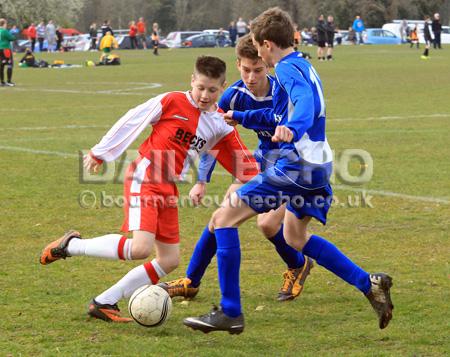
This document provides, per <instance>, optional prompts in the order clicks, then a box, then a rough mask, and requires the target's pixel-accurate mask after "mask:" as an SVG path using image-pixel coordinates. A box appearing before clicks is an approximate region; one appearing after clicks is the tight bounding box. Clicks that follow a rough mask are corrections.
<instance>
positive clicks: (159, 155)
mask: <svg viewBox="0 0 450 357" xmlns="http://www.w3.org/2000/svg"><path fill="white" fill-rule="evenodd" d="M149 125H152V126H153V130H152V132H151V134H150V136H149V137H148V138H147V139H146V140H145V141H144V142H143V143H142V144H141V146H140V147H139V153H140V154H141V155H142V156H144V157H146V158H147V159H149V160H150V161H152V162H153V163H154V165H156V167H154V169H156V170H167V169H169V170H171V171H172V172H173V174H175V175H177V176H178V177H182V176H183V174H184V173H185V172H186V171H187V170H188V169H189V167H190V164H191V163H192V162H193V161H194V160H195V158H196V157H197V156H198V155H199V153H202V152H206V151H210V150H212V151H213V152H214V151H215V152H216V154H217V159H218V161H219V162H220V164H221V165H222V166H223V167H224V168H225V169H226V170H227V171H228V172H230V173H231V174H232V175H233V176H235V177H236V178H237V179H238V180H240V181H241V182H246V181H248V180H249V179H251V178H252V177H253V176H254V175H256V174H257V173H258V166H257V163H256V161H255V159H254V158H253V156H252V155H251V154H250V153H249V151H248V150H247V147H246V146H245V144H244V143H243V141H242V139H241V138H240V136H239V134H238V132H237V131H236V129H234V128H233V127H231V126H229V125H228V124H226V123H225V121H224V120H223V117H222V114H221V112H220V109H217V110H216V111H213V112H204V111H201V110H200V109H198V106H197V105H196V103H195V102H194V100H193V99H192V97H191V95H190V93H189V92H168V93H164V94H161V95H159V96H157V97H155V98H152V99H150V100H148V101H147V102H145V103H143V104H141V105H139V106H137V107H136V108H134V109H131V110H130V111H128V112H127V113H126V114H125V115H124V116H123V117H122V118H120V119H119V121H118V122H117V123H116V124H114V126H113V127H112V128H111V129H110V130H109V131H108V132H107V133H106V135H105V136H104V137H103V138H102V140H101V141H100V143H98V144H97V145H95V146H94V147H93V148H92V150H91V153H92V155H93V156H94V157H95V158H97V159H100V160H104V161H113V160H115V159H117V158H118V157H119V156H120V155H121V154H122V153H123V152H124V151H125V150H126V149H127V148H128V147H129V146H130V145H131V143H132V142H133V141H134V140H135V139H136V138H137V137H138V136H139V135H140V134H141V133H142V131H143V130H145V129H146V128H147V127H148V126H149ZM158 163H162V165H164V167H162V166H161V164H158Z"/></svg>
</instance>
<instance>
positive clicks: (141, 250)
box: [131, 244, 152, 260]
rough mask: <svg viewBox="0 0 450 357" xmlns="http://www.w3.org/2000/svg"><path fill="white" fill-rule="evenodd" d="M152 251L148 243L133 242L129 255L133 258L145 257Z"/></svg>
mask: <svg viewBox="0 0 450 357" xmlns="http://www.w3.org/2000/svg"><path fill="white" fill-rule="evenodd" d="M151 252H152V246H151V245H149V244H133V247H132V251H131V257H132V258H133V260H139V259H146V258H148V257H149V256H150V253H151Z"/></svg>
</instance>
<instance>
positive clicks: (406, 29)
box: [400, 19, 409, 43]
mask: <svg viewBox="0 0 450 357" xmlns="http://www.w3.org/2000/svg"><path fill="white" fill-rule="evenodd" d="M408 32H409V27H408V22H407V21H406V20H405V19H403V21H402V23H401V25H400V37H401V39H402V43H404V42H406V41H407V38H408V35H409V33H408Z"/></svg>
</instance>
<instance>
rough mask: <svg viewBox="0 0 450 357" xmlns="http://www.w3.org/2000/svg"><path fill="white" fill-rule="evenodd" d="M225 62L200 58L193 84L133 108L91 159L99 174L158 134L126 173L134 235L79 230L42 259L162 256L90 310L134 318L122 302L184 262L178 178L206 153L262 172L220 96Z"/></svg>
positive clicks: (127, 225) (246, 172) (242, 173)
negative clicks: (86, 235)
mask: <svg viewBox="0 0 450 357" xmlns="http://www.w3.org/2000/svg"><path fill="white" fill-rule="evenodd" d="M225 72H226V65H225V63H224V62H223V61H222V60H220V59H219V58H216V57H209V56H202V57H199V58H198V59H197V61H196V64H195V70H194V73H193V75H192V80H191V86H192V89H191V90H190V91H187V92H168V93H164V94H161V95H159V96H157V97H155V98H152V99H150V100H149V101H147V102H145V103H143V104H141V105H139V106H137V107H136V108H134V109H132V110H130V111H129V112H128V113H126V114H125V115H124V116H123V117H122V118H121V119H120V120H119V121H118V122H117V123H116V124H115V125H114V126H113V127H112V128H111V129H110V130H109V131H108V133H107V134H106V135H105V136H104V137H103V138H102V140H101V141H100V143H98V144H97V145H95V146H94V147H93V148H92V149H91V151H90V153H89V154H88V155H86V156H85V158H84V166H85V168H86V169H87V170H90V171H94V172H98V171H99V168H100V166H101V165H102V163H103V161H113V160H115V159H117V158H118V157H119V156H120V155H121V154H122V153H123V152H124V151H125V150H126V149H127V148H128V147H129V146H130V145H131V143H132V142H133V141H134V140H135V139H136V138H137V137H138V136H139V134H140V133H141V132H142V131H143V130H144V129H146V128H147V127H148V126H149V125H151V126H152V127H153V130H152V133H151V134H150V135H149V136H148V138H147V139H146V140H145V141H144V142H143V143H142V144H141V146H140V147H139V150H138V151H139V157H138V158H137V159H136V160H135V161H134V162H133V163H132V164H131V165H130V167H129V168H128V170H127V173H126V175H125V184H124V196H125V202H126V204H125V207H124V212H125V220H124V223H123V226H122V230H123V231H125V232H133V238H132V239H129V238H127V237H126V236H123V235H121V234H107V235H104V236H100V237H95V238H91V239H81V235H80V234H79V233H78V232H76V231H70V232H68V233H66V234H65V235H64V236H63V237H61V238H60V239H58V240H55V241H54V242H52V243H50V244H49V245H47V246H46V247H45V249H44V250H43V252H42V255H41V260H40V261H41V264H43V265H46V264H50V263H52V262H54V261H56V260H58V259H61V258H63V259H64V258H66V257H71V256H81V255H85V256H93V257H101V258H109V259H123V260H138V259H146V258H147V257H148V256H149V255H150V253H151V251H152V250H153V247H155V252H156V258H155V259H153V260H152V261H151V262H147V263H145V264H143V265H140V266H138V267H136V268H134V269H132V270H131V271H130V272H128V273H127V274H126V275H125V276H124V277H123V278H122V279H121V280H120V281H119V282H117V283H116V284H115V285H113V286H112V287H111V288H109V289H108V290H106V291H104V292H103V293H101V294H100V295H98V296H97V297H95V298H94V299H93V300H92V301H91V303H90V305H89V311H88V314H89V315H90V316H92V317H96V318H100V319H102V320H105V321H114V322H128V321H131V320H130V319H128V318H125V317H122V316H120V311H119V308H118V306H117V302H118V301H119V300H120V299H122V298H128V297H130V296H131V294H132V293H133V292H134V291H135V290H136V289H137V288H139V287H141V286H143V285H147V284H156V283H157V282H158V281H159V279H160V278H161V277H163V276H165V275H166V274H168V273H170V272H171V271H172V270H174V269H175V268H176V267H177V266H178V262H179V228H178V208H177V199H178V190H177V187H176V183H175V182H176V181H177V180H178V179H179V178H180V177H182V176H183V175H184V174H185V173H186V172H187V170H188V169H189V166H190V163H191V162H192V161H193V160H194V159H195V158H196V157H197V156H198V154H199V153H202V152H205V151H208V150H217V151H218V155H217V159H218V161H219V162H220V163H221V164H222V166H223V167H224V168H225V169H226V170H227V171H229V172H230V173H232V175H233V176H234V177H236V178H237V179H238V180H239V181H241V182H247V181H248V180H249V179H251V178H252V177H253V176H254V175H256V174H257V173H258V166H257V164H256V162H255V160H254V158H253V157H252V156H251V154H249V153H248V150H247V148H246V147H245V145H244V143H243V142H242V140H241V138H240V137H239V134H238V133H237V131H236V130H235V129H234V128H233V127H231V126H229V125H227V124H226V123H225V121H224V120H223V117H222V115H223V114H222V113H221V112H220V110H219V109H218V107H217V104H216V101H217V99H218V98H219V96H220V95H221V93H222V92H223V90H224V86H225Z"/></svg>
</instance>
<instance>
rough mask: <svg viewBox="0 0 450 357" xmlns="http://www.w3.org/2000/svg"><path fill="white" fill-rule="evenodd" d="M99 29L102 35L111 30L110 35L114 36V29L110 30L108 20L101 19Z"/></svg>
mask: <svg viewBox="0 0 450 357" xmlns="http://www.w3.org/2000/svg"><path fill="white" fill-rule="evenodd" d="M101 30H102V37H104V36H105V35H106V34H107V33H108V32H111V36H114V31H113V30H112V28H111V26H110V25H109V20H105V21H103V25H102V27H101Z"/></svg>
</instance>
